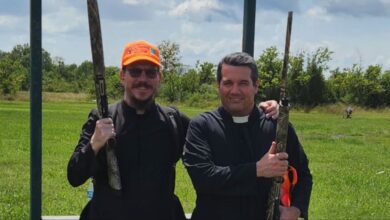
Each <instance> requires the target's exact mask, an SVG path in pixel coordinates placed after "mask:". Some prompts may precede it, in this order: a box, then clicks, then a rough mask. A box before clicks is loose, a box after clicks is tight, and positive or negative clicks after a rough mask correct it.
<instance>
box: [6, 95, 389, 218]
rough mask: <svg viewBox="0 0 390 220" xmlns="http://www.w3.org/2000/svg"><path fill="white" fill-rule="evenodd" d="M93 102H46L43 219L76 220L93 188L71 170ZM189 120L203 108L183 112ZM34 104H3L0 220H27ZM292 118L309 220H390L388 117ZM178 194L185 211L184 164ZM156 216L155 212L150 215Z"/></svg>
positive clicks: (188, 188)
mask: <svg viewBox="0 0 390 220" xmlns="http://www.w3.org/2000/svg"><path fill="white" fill-rule="evenodd" d="M94 107H95V104H94V103H44V104H43V117H42V118H43V130H42V133H43V139H42V148H43V150H42V153H43V155H42V161H43V185H42V191H43V193H42V198H43V202H42V203H43V204H42V212H43V215H78V214H79V213H80V211H81V209H82V207H83V206H84V205H85V204H86V201H87V196H86V188H87V185H88V184H84V185H83V186H81V187H78V188H73V187H71V186H70V185H69V183H68V182H67V178H66V166H67V163H68V160H69V157H70V155H71V153H72V151H73V149H74V147H75V145H76V143H77V140H78V137H79V133H80V128H81V125H82V123H83V122H84V121H85V119H86V118H87V114H88V112H89V110H90V109H91V108H94ZM180 109H181V110H182V111H184V112H185V113H187V114H188V115H189V116H193V115H196V114H198V113H199V112H201V111H204V109H194V108H185V107H182V108H180ZM29 117H30V116H29V103H27V102H7V101H0V121H1V132H0V140H1V141H0V219H7V220H8V219H28V218H29V207H30V205H29V202H30V199H29V197H30V137H29V135H30V119H29ZM290 120H291V121H292V123H293V124H294V127H295V129H296V131H297V133H298V135H299V137H300V140H301V142H302V144H303V146H304V148H305V151H306V153H307V155H308V157H309V160H310V164H309V165H310V168H311V171H312V174H313V182H314V185H313V191H312V197H311V202H310V213H309V215H310V218H311V219H390V111H389V110H385V111H363V110H359V111H355V112H354V113H353V118H352V119H342V117H341V113H340V114H334V113H324V112H319V111H312V112H310V113H304V112H300V111H294V110H293V111H292V112H291V115H290ZM176 186H177V187H176V191H177V194H178V195H179V197H180V199H181V201H182V203H183V205H184V207H185V210H186V212H191V211H192V208H193V207H194V201H195V194H194V191H193V187H192V185H191V181H190V180H189V178H188V175H187V173H186V171H185V170H184V169H183V166H182V165H181V163H179V165H178V170H177V183H176ZM151 211H153V210H151Z"/></svg>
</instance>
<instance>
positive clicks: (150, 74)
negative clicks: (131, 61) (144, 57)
mask: <svg viewBox="0 0 390 220" xmlns="http://www.w3.org/2000/svg"><path fill="white" fill-rule="evenodd" d="M125 72H127V73H129V74H130V76H131V77H133V78H138V77H140V76H141V74H142V72H145V75H146V77H147V78H149V79H154V78H156V76H157V74H158V72H159V70H158V68H150V69H141V68H125Z"/></svg>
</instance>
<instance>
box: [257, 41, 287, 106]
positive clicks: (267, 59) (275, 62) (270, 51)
mask: <svg viewBox="0 0 390 220" xmlns="http://www.w3.org/2000/svg"><path fill="white" fill-rule="evenodd" d="M278 56H279V52H278V50H277V48H276V47H270V48H267V49H265V50H264V51H263V53H262V54H261V55H260V57H259V59H257V61H256V64H257V67H258V70H259V80H260V89H259V97H260V99H262V100H264V99H276V100H277V99H279V86H280V71H281V70H282V64H283V62H282V60H281V59H280V58H278Z"/></svg>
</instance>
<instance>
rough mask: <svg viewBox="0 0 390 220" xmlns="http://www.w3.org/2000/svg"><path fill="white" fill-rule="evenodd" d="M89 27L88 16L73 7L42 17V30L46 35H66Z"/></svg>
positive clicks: (63, 8) (60, 9)
mask: <svg viewBox="0 0 390 220" xmlns="http://www.w3.org/2000/svg"><path fill="white" fill-rule="evenodd" d="M80 27H88V26H87V16H85V15H83V14H81V13H80V12H79V11H78V10H77V9H75V8H72V7H61V8H59V10H58V11H56V12H51V13H47V14H44V15H43V16H42V28H43V30H44V31H45V32H46V33H49V34H54V33H65V32H70V31H74V30H76V29H78V28H80Z"/></svg>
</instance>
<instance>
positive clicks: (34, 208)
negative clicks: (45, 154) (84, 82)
mask: <svg viewBox="0 0 390 220" xmlns="http://www.w3.org/2000/svg"><path fill="white" fill-rule="evenodd" d="M30 51H31V57H30V75H31V80H30V81H31V89H30V219H31V220H38V219H41V218H42V0H30Z"/></svg>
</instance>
